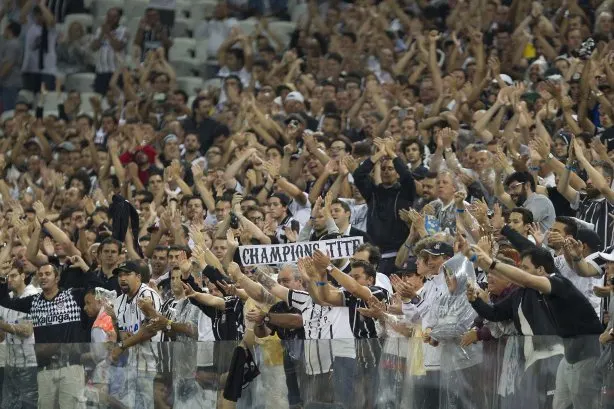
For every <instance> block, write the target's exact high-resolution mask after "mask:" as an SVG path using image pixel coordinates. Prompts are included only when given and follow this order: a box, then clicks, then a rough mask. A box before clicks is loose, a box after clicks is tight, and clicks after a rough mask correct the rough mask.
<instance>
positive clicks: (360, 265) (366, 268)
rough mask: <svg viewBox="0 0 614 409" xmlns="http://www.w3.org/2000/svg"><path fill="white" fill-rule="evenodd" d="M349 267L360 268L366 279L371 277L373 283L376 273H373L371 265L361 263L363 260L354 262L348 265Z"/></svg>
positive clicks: (373, 268) (364, 262) (373, 269)
mask: <svg viewBox="0 0 614 409" xmlns="http://www.w3.org/2000/svg"><path fill="white" fill-rule="evenodd" d="M350 267H352V268H362V270H363V271H364V272H365V274H366V275H367V277H371V278H372V279H373V280H374V281H375V278H376V276H377V272H376V271H375V267H374V266H373V265H372V264H371V263H369V262H366V261H363V260H354V261H352V263H351V264H350Z"/></svg>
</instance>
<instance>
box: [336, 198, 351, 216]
mask: <svg viewBox="0 0 614 409" xmlns="http://www.w3.org/2000/svg"><path fill="white" fill-rule="evenodd" d="M332 204H338V205H339V206H341V207H343V210H345V211H346V212H350V213H352V209H351V208H350V205H349V204H347V203H346V202H344V201H343V200H339V199H335V200H333V203H332Z"/></svg>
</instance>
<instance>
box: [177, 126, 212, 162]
mask: <svg viewBox="0 0 614 409" xmlns="http://www.w3.org/2000/svg"><path fill="white" fill-rule="evenodd" d="M183 147H184V151H183V153H182V154H181V159H183V160H184V161H186V162H190V163H192V162H193V161H195V160H196V159H198V158H200V157H202V154H201V153H200V141H199V140H198V135H196V134H193V133H189V134H187V135H186V136H185V140H184V142H183ZM218 149H219V148H218Z"/></svg>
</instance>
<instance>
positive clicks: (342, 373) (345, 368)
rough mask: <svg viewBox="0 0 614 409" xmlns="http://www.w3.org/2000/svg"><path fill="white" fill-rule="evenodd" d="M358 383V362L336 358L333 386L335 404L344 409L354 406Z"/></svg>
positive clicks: (351, 359)
mask: <svg viewBox="0 0 614 409" xmlns="http://www.w3.org/2000/svg"><path fill="white" fill-rule="evenodd" d="M355 381H356V360H355V359H354V358H345V357H339V356H336V357H335V360H334V361H333V385H334V390H335V392H334V394H335V403H336V404H337V405H340V406H341V407H343V408H347V409H349V408H353V407H355V406H354V401H353V398H354V382H355Z"/></svg>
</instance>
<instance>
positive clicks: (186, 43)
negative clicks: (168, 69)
mask: <svg viewBox="0 0 614 409" xmlns="http://www.w3.org/2000/svg"><path fill="white" fill-rule="evenodd" d="M195 54H196V40H194V39H193V38H187V37H177V38H175V39H174V40H173V46H172V47H171V48H170V50H169V51H168V60H169V61H174V60H175V59H185V58H194V55H195Z"/></svg>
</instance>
